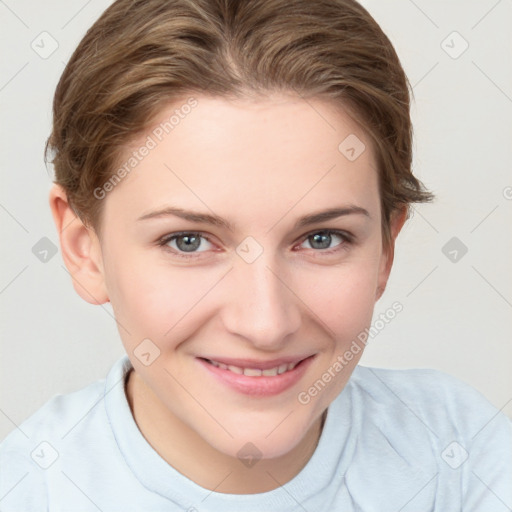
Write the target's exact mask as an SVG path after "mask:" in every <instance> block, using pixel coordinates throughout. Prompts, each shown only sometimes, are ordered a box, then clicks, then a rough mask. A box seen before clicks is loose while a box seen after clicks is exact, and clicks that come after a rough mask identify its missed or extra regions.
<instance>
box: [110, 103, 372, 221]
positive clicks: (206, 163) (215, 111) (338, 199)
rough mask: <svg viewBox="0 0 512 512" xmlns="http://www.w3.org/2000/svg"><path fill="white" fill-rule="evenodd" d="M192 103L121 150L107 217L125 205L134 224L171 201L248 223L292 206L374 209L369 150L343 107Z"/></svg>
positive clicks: (161, 117)
mask: <svg viewBox="0 0 512 512" xmlns="http://www.w3.org/2000/svg"><path fill="white" fill-rule="evenodd" d="M190 98H191V96H186V97H184V98H183V99H182V100H180V101H174V102H173V103H172V104H170V105H168V106H166V108H164V109H162V110H161V111H160V112H159V113H158V115H157V116H156V117H155V118H154V119H153V122H152V123H151V125H150V127H149V128H148V129H147V130H146V131H145V132H144V133H142V134H140V136H138V137H137V138H136V139H135V140H134V141H133V142H132V144H130V145H129V146H128V147H127V148H126V151H125V152H124V154H123V155H122V158H121V159H120V162H119V168H120V167H121V166H124V167H125V169H127V170H128V171H129V172H127V173H124V174H125V177H124V178H123V179H122V180H121V181H120V182H119V183H118V184H117V185H116V186H115V187H114V190H112V191H111V192H109V195H108V197H107V206H106V210H107V209H108V210H111V211H112V212H113V213H114V212H115V210H116V209H117V210H118V209H119V208H120V207H122V208H123V211H124V212H125V216H126V217H128V218H130V219H131V220H132V221H133V220H134V219H135V217H136V216H137V217H138V216H140V215H142V214H144V213H147V212H148V211H149V210H151V209H153V208H157V207H163V206H165V205H166V204H173V205H176V206H178V207H183V208H188V207H190V208H194V209H195V210H203V211H206V210H211V211H213V210H215V211H216V213H221V211H222V210H223V209H224V208H225V209H226V210H233V209H234V210H235V213H236V215H237V216H244V215H247V216H248V217H252V218H253V221H254V220H255V215H259V214H261V213H264V212H265V210H266V209H267V208H270V207H271V208H272V209H273V211H272V215H271V216H273V217H274V220H275V215H276V214H278V213H279V212H278V211H277V210H279V208H280V209H281V210H282V213H283V214H284V212H285V211H288V210H290V209H291V208H294V205H295V204H296V205H297V207H299V203H300V209H302V210H303V209H305V208H306V209H309V210H311V209H312V208H313V209H318V208H319V207H321V206H324V204H321V203H325V204H327V203H329V205H328V206H331V205H332V206H338V205H340V204H342V203H343V202H344V201H345V202H346V203H347V202H348V203H350V202H352V203H353V202H354V201H359V202H363V203H365V204H361V205H360V206H362V207H364V208H366V209H369V210H371V209H374V210H375V208H376V207H377V206H378V205H374V204H373V203H375V198H376V197H377V199H378V190H377V171H376V165H375V158H374V154H373V146H372V144H371V141H370V138H369V136H368V135H367V134H366V133H365V131H364V129H363V127H362V126H361V125H360V124H358V122H357V121H356V120H355V119H354V118H353V117H351V115H350V114H349V112H348V111H347V110H345V109H343V108H340V107H339V106H338V107H337V106H336V105H335V104H334V103H332V102H330V101H327V100H325V99H308V100H305V99H302V98H300V97H296V96H289V95H274V96H269V97H266V98H262V99H250V100H241V99H236V100H233V99H232V100H228V99H225V98H217V97H215V98H213V97H207V96H197V95H196V96H193V98H194V101H191V100H190ZM144 148H147V149H144ZM142 153H144V156H142ZM130 160H131V162H130ZM118 213H119V211H118ZM229 213H230V214H231V215H232V214H233V211H230V212H229ZM269 221H270V219H269Z"/></svg>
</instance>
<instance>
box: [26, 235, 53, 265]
mask: <svg viewBox="0 0 512 512" xmlns="http://www.w3.org/2000/svg"><path fill="white" fill-rule="evenodd" d="M57 251H58V249H57V246H56V245H55V244H54V243H53V242H52V241H51V240H50V239H49V238H47V237H46V236H43V238H41V240H39V241H38V242H37V243H36V244H35V245H34V246H33V247H32V253H33V254H34V256H35V257H36V258H37V259H38V260H39V261H41V262H43V263H48V262H49V261H50V260H51V259H52V258H53V257H54V256H55V255H56V254H57Z"/></svg>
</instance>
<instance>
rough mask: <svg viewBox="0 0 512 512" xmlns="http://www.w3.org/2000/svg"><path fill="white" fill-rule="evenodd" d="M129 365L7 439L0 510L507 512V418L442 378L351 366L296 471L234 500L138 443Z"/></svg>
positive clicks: (510, 487)
mask: <svg viewBox="0 0 512 512" xmlns="http://www.w3.org/2000/svg"><path fill="white" fill-rule="evenodd" d="M131 368H132V365H131V363H130V360H129V359H128V357H127V356H126V355H125V356H123V357H122V358H120V359H119V360H118V361H117V362H116V363H115V364H114V365H113V367H112V369H111V370H110V371H109V373H108V375H107V377H106V379H102V380H100V381H98V382H95V383H93V384H90V385H89V386H87V387H85V388H83V389H81V390H79V391H76V392H74V393H70V394H67V395H57V396H55V397H54V398H52V399H51V400H49V401H48V402H47V403H46V404H45V405H44V406H43V407H41V408H40V409H39V410H38V411H37V412H36V413H35V414H33V415H32V416H31V417H29V418H28V419H27V420H25V421H24V422H23V423H22V424H21V425H20V427H19V429H15V430H14V431H13V432H11V433H10V434H9V435H8V436H7V438H6V439H5V440H4V441H3V442H2V443H1V444H0V471H1V472H0V510H1V511H2V512H32V511H34V512H35V511H37V512H42V511H50V512H57V511H59V512H92V511H94V512H98V511H100V512H114V511H115V512H143V511H144V512H164V511H166V512H167V511H168V512H171V511H173V512H174V511H188V512H207V511H219V512H291V511H300V512H304V511H306V512H323V511H326V512H327V511H328V512H332V511H340V512H342V511H343V512H353V511H364V512H373V511H375V512H399V511H400V512H420V511H430V512H433V511H435V512H441V511H442V512H455V511H461V510H464V512H475V511H478V512H505V511H510V510H511V509H512V422H511V421H510V420H509V419H508V418H507V417H506V416H505V415H504V414H503V413H501V412H499V411H498V410H497V409H496V408H495V407H493V406H492V405H491V404H490V403H489V402H488V401H487V400H486V399H485V398H484V397H483V396H482V395H481V394H480V393H479V392H478V391H476V390H474V389H473V388H472V387H470V386H468V385H466V384H464V383H462V382H460V381H459V380H457V379H455V378H453V377H451V376H449V375H447V374H445V373H442V372H439V371H436V370H417V369H414V370H387V369H380V368H369V367H363V366H358V367H356V369H355V370H354V372H353V374H352V376H351V378H350V380H349V382H348V383H347V385H346V387H345V388H344V390H343V391H342V392H341V393H340V394H339V395H338V397H337V398H336V399H335V400H334V401H333V402H332V404H331V405H330V407H329V409H328V414H327V418H326V420H325V424H324V428H323V431H322V435H321V437H320V440H319V442H318V445H317V447H316V450H315V452H314V454H313V456H312V457H311V459H310V460H309V461H308V463H307V464H306V466H304V468H303V469H302V471H301V472H300V473H299V474H298V475H296V476H295V477H294V478H293V479H292V480H291V481H289V482H288V483H286V484H285V485H283V486H282V487H279V488H277V489H275V490H272V491H269V492H264V493H260V494H250V495H247V494H245V495H244V494H241V495H234V494H223V493H218V492H212V491H210V490H207V489H205V488H203V487H201V486H199V485H197V484H196V483H194V482H193V481H192V480H190V479H188V478H186V477H185V476H184V475H182V474H181V473H179V472H178V471H177V470H175V469H174V468H173V467H172V466H170V465H169V464H168V463H167V462H165V460H164V459H163V458H162V457H160V455H159V454H158V453H157V452H156V451H155V450H154V449H153V448H152V447H151V445H150V444H149V443H148V442H147V441H146V440H145V438H144V437H143V436H142V434H141V433H140V431H139V429H138V427H137V424H136V423H135V421H134V419H133V416H132V414H131V411H130V407H129V404H128V401H127V398H126V394H125V386H124V383H125V378H126V375H127V372H128V371H129V370H130V369H131ZM221 476H225V475H219V481H220V480H221V479H222V478H221Z"/></svg>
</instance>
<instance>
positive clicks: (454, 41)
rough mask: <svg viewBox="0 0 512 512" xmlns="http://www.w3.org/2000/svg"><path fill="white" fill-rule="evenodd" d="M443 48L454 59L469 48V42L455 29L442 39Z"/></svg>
mask: <svg viewBox="0 0 512 512" xmlns="http://www.w3.org/2000/svg"><path fill="white" fill-rule="evenodd" d="M441 48H442V49H443V50H444V51H445V52H446V53H447V54H448V55H449V56H450V57H451V58H452V59H458V58H459V57H460V56H461V55H462V54H463V53H464V52H465V51H466V50H467V49H468V48H469V43H468V42H467V41H466V40H465V39H464V38H463V37H462V36H461V35H460V34H459V33H458V32H457V31H455V30H454V31H453V32H452V33H451V34H449V35H448V36H447V37H446V38H445V39H443V40H442V41H441Z"/></svg>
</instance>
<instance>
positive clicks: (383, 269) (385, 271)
mask: <svg viewBox="0 0 512 512" xmlns="http://www.w3.org/2000/svg"><path fill="white" fill-rule="evenodd" d="M406 220H407V207H406V206H404V207H403V208H400V209H398V210H395V211H394V212H393V213H392V214H391V219H390V226H389V227H390V235H391V240H390V241H389V245H388V247H385V248H384V249H383V251H382V256H381V260H380V269H379V278H378V282H377V290H376V294H375V301H378V300H379V299H380V298H381V296H382V294H383V293H384V290H385V289H386V284H387V282H388V278H389V274H390V273H391V267H392V266H393V259H394V257H395V240H396V237H397V236H398V233H400V230H401V229H402V227H403V225H404V223H405V221H406Z"/></svg>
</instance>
